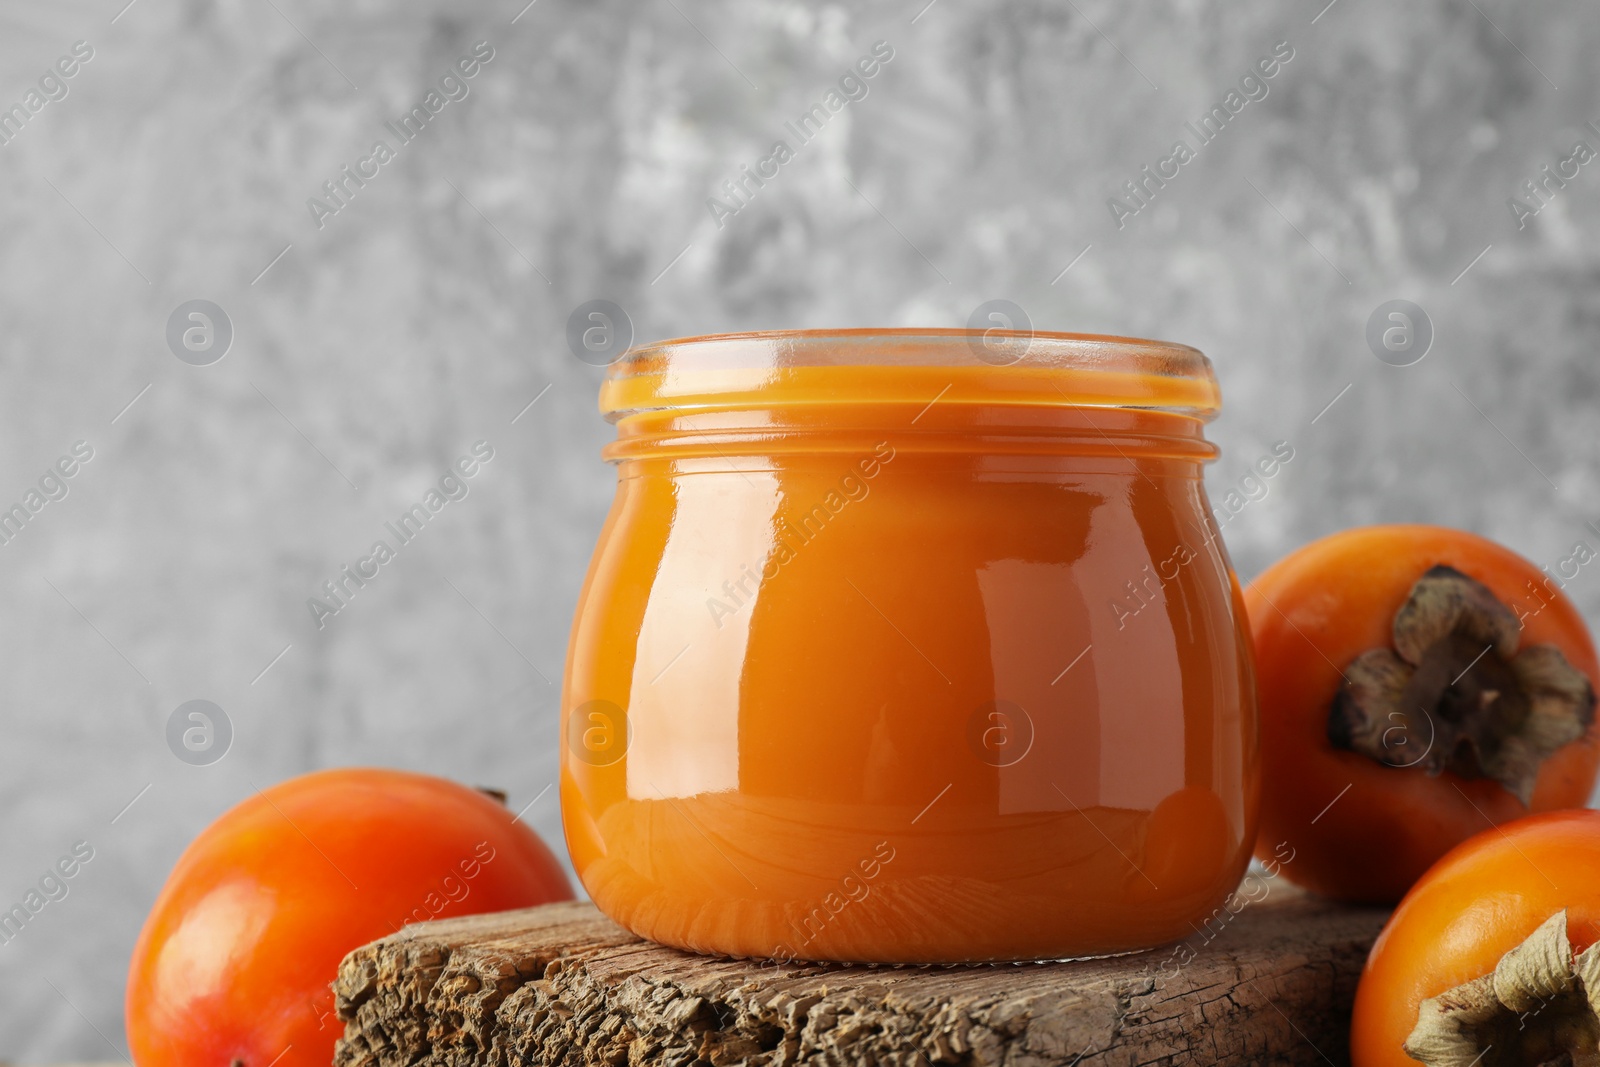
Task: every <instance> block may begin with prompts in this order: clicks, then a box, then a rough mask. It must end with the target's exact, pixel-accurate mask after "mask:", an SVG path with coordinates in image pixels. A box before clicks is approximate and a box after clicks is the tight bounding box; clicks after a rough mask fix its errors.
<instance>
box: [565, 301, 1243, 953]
mask: <svg viewBox="0 0 1600 1067" xmlns="http://www.w3.org/2000/svg"><path fill="white" fill-rule="evenodd" d="M1219 404H1220V399H1219V393H1218V390H1217V385H1216V379H1215V377H1214V375H1213V373H1212V370H1211V365H1210V362H1209V361H1208V360H1207V359H1206V358H1205V356H1203V355H1201V354H1200V353H1199V352H1198V351H1196V350H1194V349H1192V348H1187V347H1184V346H1182V345H1173V344H1165V343H1160V342H1154V341H1139V340H1131V339H1125V338H1117V337H1097V336H1079V335H1066V334H1035V335H1021V334H995V333H994V332H991V333H989V334H986V335H980V334H975V333H969V332H967V331H960V330H855V331H842V332H840V331H830V332H821V331H804V332H786V333H751V334H739V335H730V336H721V337H701V338H693V339H688V340H679V341H668V342H662V343H659V344H655V345H650V346H645V347H640V348H636V349H634V350H632V351H631V352H630V353H628V355H627V356H626V357H624V359H623V360H621V361H619V362H617V363H615V364H613V365H612V366H611V368H610V371H609V373H608V376H607V379H606V382H605V384H604V386H603V388H602V391H601V395H600V407H601V410H602V412H603V413H604V414H605V415H606V417H607V418H608V419H610V420H611V421H612V422H614V423H615V424H616V427H617V440H616V441H615V443H613V444H611V445H609V446H607V448H606V450H605V456H606V458H607V459H609V460H610V461H611V462H613V463H615V464H616V465H617V474H618V478H617V495H616V499H615V502H614V503H613V505H612V508H611V512H610V514H609V516H608V517H607V519H606V522H605V526H604V529H603V531H602V533H601V535H600V541H599V545H598V546H597V548H596V549H595V554H594V558H593V561H592V562H591V564H590V569H589V573H588V578H587V580H586V582H585V584H584V588H583V592H582V594H581V596H580V598H579V602H578V608H577V618H576V621H575V624H574V629H573V634H572V641H571V647H570V649H569V651H568V658H567V668H566V678H565V687H564V693H563V703H562V711H563V716H562V774H561V801H562V810H563V819H564V824H565V829H566V837H567V844H568V847H569V849H570V850H571V854H572V860H573V863H574V865H575V867H576V869H577V872H578V875H579V877H580V878H581V879H582V881H583V885H584V887H585V888H586V889H587V890H588V892H589V895H590V896H591V897H592V898H593V900H594V902H595V903H596V904H597V905H598V906H599V907H600V908H601V910H603V911H604V912H605V913H606V914H607V915H609V916H611V917H612V918H613V919H615V920H616V921H617V922H619V923H621V924H622V925H623V926H625V927H627V928H629V929H630V930H633V931H634V932H636V933H638V934H640V935H642V936H644V937H648V938H651V939H653V940H655V941H659V942H662V943H664V944H668V945H673V946H677V947H680V948H685V949H689V950H692V951H697V952H708V953H719V954H727V955H735V956H755V957H767V958H772V959H777V960H780V961H789V960H849V961H859V962H870V963H955V962H976V961H987V960H1032V959H1059V958H1068V957H1081V956H1091V955H1100V954H1108V953H1118V952H1126V951H1132V950H1138V949H1145V948H1152V947H1155V946H1157V945H1161V944H1164V943H1167V942H1171V941H1174V940H1177V939H1180V938H1183V937H1186V936H1188V935H1190V934H1192V933H1193V932H1194V930H1195V929H1196V926H1197V925H1198V924H1200V923H1202V922H1203V921H1204V919H1205V918H1207V917H1209V916H1210V915H1211V914H1212V913H1213V910H1214V909H1216V908H1217V907H1218V906H1219V905H1220V904H1222V902H1223V901H1224V899H1225V898H1226V897H1227V896H1228V894H1229V893H1230V892H1231V891H1232V890H1233V889H1234V887H1235V886H1236V885H1237V884H1238V882H1239V879H1240V877H1241V875H1242V874H1243V872H1244V869H1245V866H1246V863H1247V862H1248V858H1249V854H1250V851H1251V846H1252V844H1253V841H1254V837H1255V826H1256V823H1255V807H1256V793H1257V785H1256V780H1257V770H1258V768H1257V750H1256V708H1255V690H1254V681H1253V675H1252V667H1251V661H1250V651H1249V638H1248V634H1247V632H1246V631H1245V630H1244V629H1243V624H1244V616H1243V611H1242V608H1241V605H1240V599H1239V589H1238V583H1237V581H1236V580H1235V579H1234V576H1233V572H1232V569H1231V567H1230V566H1229V563H1228V558H1227V555H1226V553H1225V552H1224V550H1223V546H1222V541H1221V539H1220V537H1219V536H1218V531H1217V526H1216V524H1215V521H1214V520H1213V518H1212V515H1211V509H1210V507H1209V505H1208V504H1207V502H1206V495H1205V491H1204V488H1203V487H1202V485H1201V467H1202V465H1203V464H1204V463H1205V462H1207V461H1209V460H1211V459H1213V458H1214V457H1215V455H1216V450H1215V448H1214V447H1213V446H1212V445H1210V444H1209V443H1207V441H1206V439H1205V437H1204V434H1203V432H1202V427H1203V425H1204V423H1205V422H1206V421H1207V420H1208V419H1210V418H1211V417H1213V416H1214V415H1215V414H1216V413H1217V411H1218V408H1219Z"/></svg>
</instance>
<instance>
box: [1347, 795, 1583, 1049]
mask: <svg viewBox="0 0 1600 1067" xmlns="http://www.w3.org/2000/svg"><path fill="white" fill-rule="evenodd" d="M1596 871H1600V812H1597V811H1557V812H1547V813H1546V814H1543V815H1533V816H1529V817H1528V818H1525V819H1519V820H1517V821H1515V822H1511V823H1508V824H1506V825H1505V826H1500V827H1496V828H1495V829H1492V830H1485V831H1483V832H1482V833H1481V834H1478V835H1477V836H1476V837H1473V838H1471V839H1470V840H1468V841H1467V842H1465V843H1464V844H1462V845H1460V846H1458V847H1457V848H1456V849H1454V850H1453V851H1451V852H1450V853H1449V854H1448V855H1446V856H1445V857H1444V859H1442V860H1440V861H1439V862H1438V864H1436V865H1435V866H1434V867H1433V868H1432V869H1431V870H1429V871H1428V872H1427V873H1426V874H1425V875H1423V876H1422V878H1421V879H1420V880H1419V881H1418V882H1417V884H1416V885H1415V886H1413V887H1412V888H1411V892H1409V893H1407V894H1406V897H1405V899H1404V900H1402V901H1401V902H1400V906H1399V907H1398V908H1396V909H1395V912H1394V914H1393V915H1392V916H1390V918H1389V922H1388V925H1386V926H1385V927H1384V928H1383V933H1381V934H1379V935H1378V940H1377V942H1376V943H1375V944H1374V945H1373V946H1372V953H1371V955H1370V956H1368V958H1367V966H1366V970H1365V971H1363V972H1362V975H1361V984H1360V986H1358V987H1357V990H1356V1006H1355V1015H1354V1018H1353V1019H1352V1022H1351V1027H1350V1053H1351V1059H1352V1062H1353V1063H1354V1064H1355V1067H1401V1065H1407V1067H1418V1064H1419V1063H1420V1064H1427V1065H1432V1067H1441V1065H1445V1064H1451V1065H1464V1064H1469V1063H1470V1064H1475V1065H1477V1067H1508V1065H1511V1067H1522V1065H1526V1064H1562V1063H1564V1064H1584V1063H1594V1062H1596V1060H1600V1015H1597V1014H1596V1011H1597V1009H1600V948H1596V947H1594V946H1595V945H1596V943H1597V942H1600V886H1597V885H1596V882H1595V872H1596Z"/></svg>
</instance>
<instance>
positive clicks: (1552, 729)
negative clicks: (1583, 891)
mask: <svg viewBox="0 0 1600 1067" xmlns="http://www.w3.org/2000/svg"><path fill="white" fill-rule="evenodd" d="M1521 637H1522V626H1521V622H1520V621H1519V620H1518V619H1517V617H1516V615H1515V614H1514V613H1513V612H1512V611H1511V609H1509V608H1507V607H1506V606H1505V605H1504V604H1502V603H1501V602H1500V601H1499V600H1498V599H1497V598H1496V597H1495V595H1494V594H1493V593H1492V592H1491V591H1490V590H1489V589H1488V587H1487V586H1485V585H1483V584H1482V583H1481V582H1478V581H1476V580H1475V579H1473V578H1470V577H1468V576H1467V575H1465V574H1462V573H1461V572H1460V571H1458V570H1456V569H1454V568H1453V567H1446V566H1437V567H1433V568H1432V569H1430V570H1429V571H1428V572H1427V573H1426V574H1424V575H1423V576H1422V577H1421V578H1419V579H1418V580H1417V583H1416V584H1415V585H1414V586H1412V588H1411V592H1410V595H1409V596H1408V597H1407V598H1406V602H1405V604H1403V605H1402V606H1401V608H1400V611H1399V612H1398V613H1397V614H1396V615H1395V619H1394V627H1393V645H1392V647H1386V648H1375V649H1371V650H1369V651H1367V652H1363V653H1362V654H1361V655H1360V656H1357V657H1356V659H1355V660H1354V661H1353V662H1352V663H1351V664H1350V665H1349V666H1348V667H1347V668H1346V669H1345V672H1344V675H1345V677H1344V683H1343V684H1342V685H1341V686H1340V689H1339V693H1338V695H1337V696H1336V697H1335V698H1334V701H1333V706H1332V708H1331V709H1330V711H1329V715H1328V740H1329V741H1330V742H1331V743H1332V744H1333V745H1334V746H1335V747H1336V748H1342V749H1346V750H1348V751H1351V752H1356V753H1359V754H1361V755H1364V756H1367V757H1368V758H1370V759H1373V760H1376V761H1377V762H1379V763H1381V764H1383V765H1384V766H1387V767H1395V768H1401V769H1406V768H1421V769H1422V770H1424V771H1426V772H1427V773H1428V774H1430V775H1437V774H1439V773H1441V772H1443V771H1449V772H1451V773H1452V774H1455V775H1457V776H1458V777H1461V778H1465V779H1474V778H1491V779H1493V780H1495V781H1497V782H1499V783H1500V784H1501V785H1503V786H1504V787H1505V788H1506V789H1507V790H1509V791H1510V792H1511V793H1513V794H1515V795H1516V796H1517V798H1518V799H1520V800H1521V801H1522V802H1523V803H1524V804H1528V803H1529V802H1530V801H1531V799H1532V796H1533V786H1534V782H1535V781H1536V780H1537V778H1538V776H1539V767H1540V766H1541V765H1542V764H1543V763H1544V761H1545V760H1546V759H1548V758H1549V757H1550V755H1551V754H1552V753H1554V752H1555V751H1556V750H1557V749H1559V748H1561V747H1562V746H1563V745H1566V744H1570V743H1571V742H1573V741H1575V740H1577V739H1578V738H1580V737H1582V736H1583V735H1584V733H1585V732H1586V731H1587V730H1588V728H1589V725H1590V723H1592V722H1593V721H1594V711H1595V692H1594V687H1593V685H1592V684H1591V683H1590V680H1589V679H1588V678H1587V677H1585V676H1584V674H1583V673H1582V672H1581V671H1579V670H1577V668H1575V667H1573V666H1572V665H1571V664H1570V663H1568V662H1567V660H1566V658H1565V657H1564V656H1563V655H1562V654H1561V651H1560V650H1559V649H1557V648H1556V647H1555V646H1554V645H1529V646H1527V647H1524V648H1520V649H1519V647H1518V646H1519V644H1520V642H1521Z"/></svg>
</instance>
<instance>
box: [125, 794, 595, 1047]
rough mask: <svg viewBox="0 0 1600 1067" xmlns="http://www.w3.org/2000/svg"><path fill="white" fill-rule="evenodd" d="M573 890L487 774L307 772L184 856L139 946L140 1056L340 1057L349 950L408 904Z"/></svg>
mask: <svg viewBox="0 0 1600 1067" xmlns="http://www.w3.org/2000/svg"><path fill="white" fill-rule="evenodd" d="M571 897H572V889H571V887H570V885H569V883H568V881H567V877H566V874H565V873H564V872H563V871H562V869H561V867H560V865H559V864H558V863H557V861H556V859H555V857H554V856H553V855H552V854H551V853H550V850H549V849H548V848H546V847H545V845H544V842H543V841H541V840H540V839H539V837H538V836H537V835H536V834H534V833H533V831H532V830H530V829H528V828H527V827H526V826H525V825H523V824H522V823H521V822H519V821H516V820H514V819H513V817H512V814H511V813H510V812H508V811H507V810H506V809H505V807H504V806H502V805H501V804H499V803H497V802H496V801H495V800H493V799H491V798H490V797H488V796H486V795H484V794H483V793H480V792H478V791H477V790H474V789H468V788H467V787H465V786H462V785H457V784H456V783H454V782H450V781H446V780H444V779H442V778H434V777H430V776H428V775H422V774H412V773H409V772H405V771H391V770H377V769H368V768H349V769H340V770H330V771H320V772H317V773H315V774H308V775H305V776H303V777H300V778H295V779H291V780H290V781H287V782H283V783H281V784H279V785H276V786H273V787H271V788H270V789H267V790H265V791H264V792H262V793H258V794H256V795H254V796H252V797H250V798H249V799H247V800H245V801H243V802H241V803H240V804H239V805H237V806H236V807H234V808H233V809H231V810H230V811H228V812H227V813H225V814H224V815H223V816H222V817H221V818H219V819H217V821H216V822H214V823H212V824H211V825H210V826H208V827H207V828H206V829H205V830H204V831H202V832H201V834H200V836H199V837H197V838H195V840H194V841H193V842H192V843H191V844H190V845H189V847H188V848H187V849H186V850H185V851H184V853H183V855H182V857H180V858H179V860H178V863H177V866H176V867H174V868H173V871H172V874H171V875H170V876H169V877H168V879H167V883H166V885H165V886H164V887H163V888H162V890H161V893H160V895H159V896H158V897H157V898H156V902H155V906H154V907H153V908H152V909H151V911H150V917H149V918H148V919H147V920H145V925H144V929H143V931H142V932H141V933H140V935H139V941H138V943H137V945H136V946H135V948H134V951H133V960H132V963H131V965H130V968H129V972H128V993H127V1003H126V1020H127V1030H128V1045H129V1048H130V1050H131V1051H132V1053H133V1058H134V1060H135V1061H136V1062H137V1063H138V1064H139V1065H140V1067H228V1065H229V1064H238V1063H242V1064H243V1065H244V1067H271V1065H273V1064H274V1063H275V1064H276V1067H327V1065H328V1064H330V1063H332V1062H333V1048H334V1042H335V1040H336V1039H337V1038H338V1036H339V1035H340V1034H342V1033H343V1032H344V1027H343V1025H342V1024H341V1023H340V1022H339V1021H338V1019H337V1018H335V1017H334V1015H333V994H332V992H331V991H330V990H329V988H328V987H329V984H330V983H331V982H332V981H333V979H334V975H335V973H336V972H337V970H338V966H339V961H340V960H341V959H343V958H344V956H345V954H346V953H348V952H350V951H351V950H353V949H355V948H358V947H360V946H361V945H364V944H366V943H367V942H369V941H373V940H376V939H377V938H379V937H383V936H385V935H388V934H392V933H394V932H395V931H396V930H397V929H398V928H399V927H400V926H401V925H402V924H403V923H405V922H407V921H408V920H410V921H415V920H418V919H419V918H431V917H444V916H453V915H470V914H475V913H478V912H487V911H499V910H503V909H506V908H520V907H528V906H531V905H534V904H543V903H546V902H548V901H553V900H569V899H571ZM279 1057H281V1058H279Z"/></svg>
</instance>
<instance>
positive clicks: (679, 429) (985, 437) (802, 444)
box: [602, 399, 1217, 464]
mask: <svg viewBox="0 0 1600 1067" xmlns="http://www.w3.org/2000/svg"><path fill="white" fill-rule="evenodd" d="M881 442H889V443H890V444H891V445H892V446H893V448H894V449H895V450H896V451H897V452H905V453H932V454H937V453H945V454H965V455H991V456H1005V455H1041V456H1083V457H1090V458H1093V457H1111V458H1121V459H1125V460H1129V461H1133V460H1144V459H1168V460H1180V461H1188V462H1191V463H1194V464H1201V463H1207V462H1210V461H1211V460H1214V459H1215V458H1216V456H1217V448H1216V446H1215V445H1213V444H1212V443H1211V442H1209V441H1207V440H1206V438H1205V434H1204V422H1203V420H1202V419H1200V418H1197V417H1195V416H1192V415H1186V414H1181V413H1177V412H1171V411H1159V410H1150V409H1142V408H1131V407H1088V406H1078V405H1066V404H1061V405H1038V404H984V403H970V402H967V403H950V404H945V405H941V404H940V402H939V400H938V399H935V400H934V401H933V402H931V403H927V402H924V403H914V402H872V403H813V404H796V405H771V406H764V407H755V406H752V407H746V408H717V409H689V410H685V409H674V408H664V409H660V410H654V411H635V412H631V413H628V414H626V415H623V416H621V417H620V418H618V419H617V439H616V441H614V442H612V443H611V444H609V445H607V446H606V448H605V450H604V452H603V453H602V454H603V455H604V457H605V458H606V459H607V460H609V461H612V462H623V461H628V460H636V459H670V460H691V459H698V458H713V457H722V458H728V457H733V456H755V455H762V456H772V455H780V454H806V453H832V452H863V451H865V452H870V451H871V450H872V449H873V448H875V447H876V446H877V445H878V444H879V443H881Z"/></svg>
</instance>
